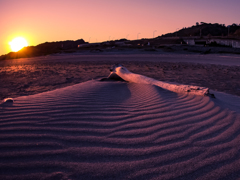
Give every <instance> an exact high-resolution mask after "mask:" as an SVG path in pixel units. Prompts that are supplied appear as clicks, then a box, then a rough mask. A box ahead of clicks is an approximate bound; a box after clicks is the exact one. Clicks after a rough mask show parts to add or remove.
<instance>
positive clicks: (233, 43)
mask: <svg viewBox="0 0 240 180" xmlns="http://www.w3.org/2000/svg"><path fill="white" fill-rule="evenodd" d="M212 42H216V43H217V44H220V45H224V46H231V47H233V48H240V40H232V39H220V38H212V39H210V40H209V41H208V42H207V44H210V43H212Z"/></svg>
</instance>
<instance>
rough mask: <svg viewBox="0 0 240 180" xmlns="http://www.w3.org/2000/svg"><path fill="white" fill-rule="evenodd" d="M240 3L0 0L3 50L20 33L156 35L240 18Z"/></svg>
mask: <svg viewBox="0 0 240 180" xmlns="http://www.w3.org/2000/svg"><path fill="white" fill-rule="evenodd" d="M239 7H240V0H38V1H37V0H0V55H2V54H6V53H8V52H10V51H11V49H10V46H9V44H8V43H9V42H10V41H11V40H12V39H13V38H15V37H18V36H21V37H24V38H25V39H26V40H27V41H28V43H29V45H33V46H35V45H37V44H40V43H44V42H47V41H48V42H51V41H63V40H77V39H84V40H85V41H89V40H90V42H96V41H98V42H101V41H106V40H109V39H110V40H114V39H121V38H126V37H127V38H128V39H131V40H133V39H137V34H138V33H141V34H139V38H151V37H153V31H155V30H156V32H155V36H159V35H162V34H165V33H168V32H174V31H176V30H177V29H181V28H183V27H189V26H192V25H195V24H196V22H207V23H220V24H225V25H230V24H233V23H237V24H240V19H239V17H240V11H239Z"/></svg>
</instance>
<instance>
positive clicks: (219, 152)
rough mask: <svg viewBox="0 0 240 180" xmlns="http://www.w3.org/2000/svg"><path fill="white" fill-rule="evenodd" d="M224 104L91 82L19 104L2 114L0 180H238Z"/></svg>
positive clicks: (230, 112) (233, 135)
mask: <svg viewBox="0 0 240 180" xmlns="http://www.w3.org/2000/svg"><path fill="white" fill-rule="evenodd" d="M229 98H230V96H229V95H227V94H225V98H224V96H223V95H221V94H217V99H212V98H209V97H203V96H195V95H188V94H177V93H174V92H171V91H167V90H163V89H161V88H159V87H156V86H152V85H146V84H145V85H144V84H136V83H126V82H111V81H107V82H105V81H103V82H101V81H96V80H92V81H88V82H85V83H80V84H76V85H73V86H69V87H66V88H62V89H58V90H54V91H49V92H45V93H41V94H36V95H31V96H23V97H18V98H16V99H15V101H14V103H13V105H12V106H11V105H9V106H6V105H5V106H4V105H1V107H0V108H1V109H0V117H1V120H0V133H1V136H0V152H1V153H0V179H14V178H16V179H236V178H240V146H239V142H240V113H239V112H237V111H234V108H235V109H237V108H238V107H237V104H238V102H240V101H239V99H237V98H234V97H232V99H233V101H232V103H230V102H228V103H230V104H229V105H227V103H226V102H225V100H227V99H229ZM234 99H235V100H234Z"/></svg>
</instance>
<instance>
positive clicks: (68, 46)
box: [0, 22, 240, 60]
mask: <svg viewBox="0 0 240 180" xmlns="http://www.w3.org/2000/svg"><path fill="white" fill-rule="evenodd" d="M191 36H197V37H200V36H205V37H206V36H210V37H214V36H222V37H227V38H237V39H239V37H240V24H239V25H237V24H232V25H230V26H225V25H224V24H218V23H215V24H211V23H205V22H201V23H198V22H197V23H196V25H194V26H192V27H188V28H182V29H181V30H179V31H176V32H173V33H167V34H164V35H162V36H158V37H156V38H150V39H139V40H132V41H129V40H127V39H120V40H115V41H107V42H102V43H95V45H94V43H92V44H89V46H82V47H85V49H86V50H87V49H88V50H89V49H90V48H95V47H97V48H98V49H101V48H107V47H108V48H111V47H113V46H118V45H117V42H118V44H119V42H127V44H128V45H131V46H129V47H131V48H136V47H137V48H139V47H140V46H147V45H148V43H151V45H153V46H159V45H164V44H184V41H183V40H182V38H181V37H191ZM176 37H179V38H176ZM87 43H88V42H85V41H84V40H83V39H79V40H76V41H71V40H67V41H57V42H45V43H42V44H39V45H37V46H28V47H25V48H23V49H21V50H20V51H18V52H10V53H8V54H6V55H2V56H0V60H5V59H17V58H24V57H35V56H43V55H48V54H54V53H62V52H64V53H71V52H76V51H78V45H81V44H87Z"/></svg>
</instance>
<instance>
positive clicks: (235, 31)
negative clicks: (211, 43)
mask: <svg viewBox="0 0 240 180" xmlns="http://www.w3.org/2000/svg"><path fill="white" fill-rule="evenodd" d="M176 35H177V36H181V37H188V36H233V37H235V36H240V24H239V25H237V24H232V25H229V26H225V24H218V23H215V24H211V23H205V22H200V23H198V22H197V23H196V25H194V26H192V27H189V28H186V27H185V28H182V29H181V30H179V31H176V32H173V33H168V34H165V35H163V37H173V36H176Z"/></svg>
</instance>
